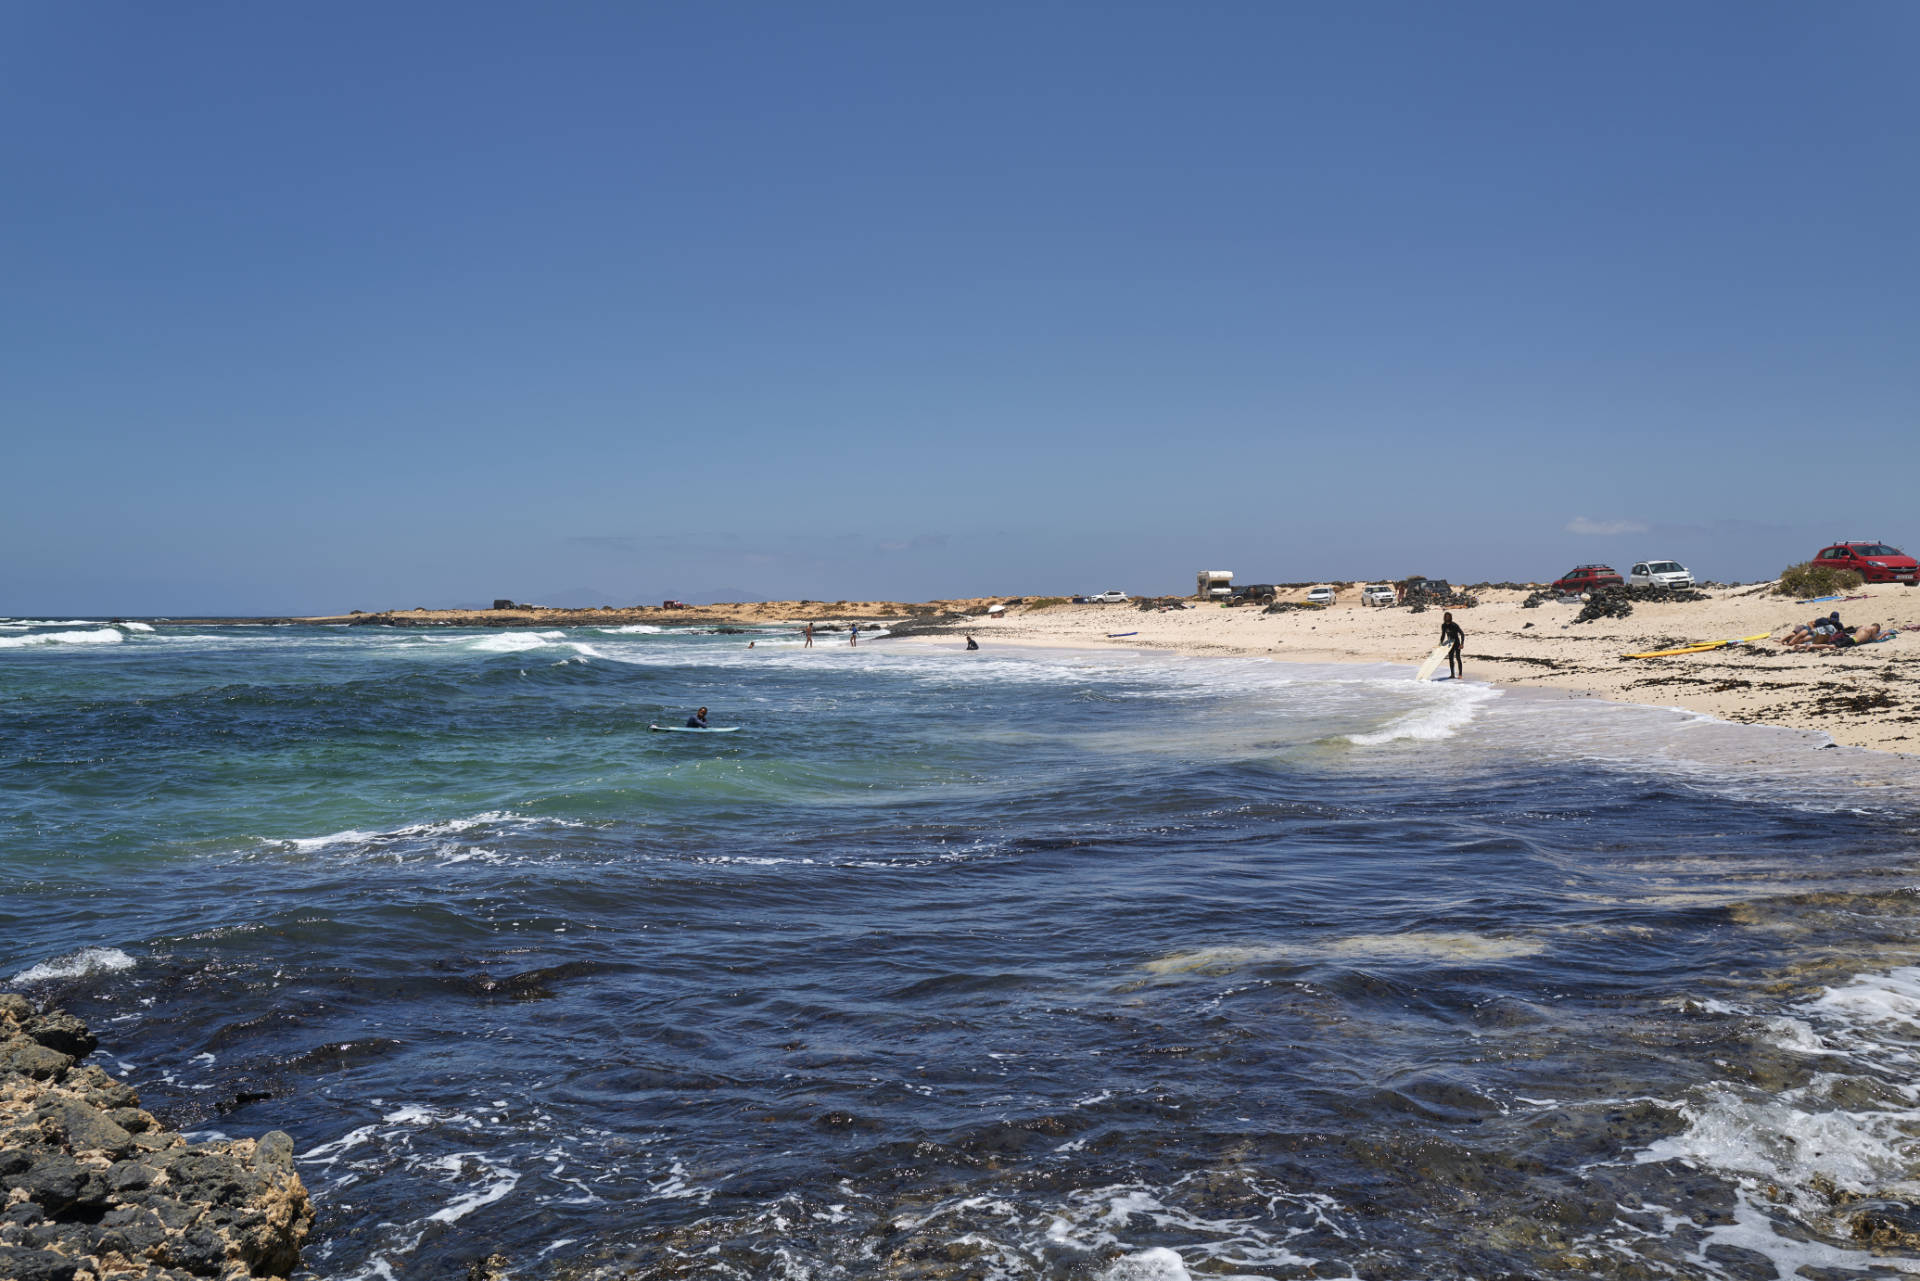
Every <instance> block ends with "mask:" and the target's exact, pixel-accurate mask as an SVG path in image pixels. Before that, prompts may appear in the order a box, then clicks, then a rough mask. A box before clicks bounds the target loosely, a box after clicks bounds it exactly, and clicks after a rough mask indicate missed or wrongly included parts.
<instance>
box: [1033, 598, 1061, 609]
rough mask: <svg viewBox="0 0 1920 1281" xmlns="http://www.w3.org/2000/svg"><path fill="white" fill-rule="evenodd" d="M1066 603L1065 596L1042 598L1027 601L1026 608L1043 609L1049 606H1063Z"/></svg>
mask: <svg viewBox="0 0 1920 1281" xmlns="http://www.w3.org/2000/svg"><path fill="white" fill-rule="evenodd" d="M1066 603H1067V598H1066V597H1065V596H1042V597H1041V598H1040V599H1039V600H1030V601H1028V602H1027V604H1026V608H1028V609H1029V610H1034V609H1045V608H1047V607H1048V606H1049V605H1064V604H1066Z"/></svg>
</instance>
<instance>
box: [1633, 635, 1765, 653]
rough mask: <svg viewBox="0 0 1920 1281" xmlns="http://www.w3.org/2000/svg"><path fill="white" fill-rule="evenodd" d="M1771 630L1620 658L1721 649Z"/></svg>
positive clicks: (1761, 636) (1763, 636) (1749, 640)
mask: <svg viewBox="0 0 1920 1281" xmlns="http://www.w3.org/2000/svg"><path fill="white" fill-rule="evenodd" d="M1772 634H1773V633H1771V632H1755V633H1754V634H1753V635H1751V636H1737V637H1734V638H1733V639H1731V640H1717V641H1701V642H1700V643H1699V644H1698V645H1682V646H1681V647H1680V648H1679V649H1650V650H1648V651H1647V652H1646V653H1644V654H1622V655H1620V657H1622V658H1672V657H1673V656H1674V655H1676V654H1704V653H1706V652H1707V651H1708V650H1710V649H1722V648H1724V647H1726V646H1728V645H1745V644H1748V643H1749V642H1751V641H1757V640H1765V639H1766V638H1767V637H1769V636H1771V635H1772Z"/></svg>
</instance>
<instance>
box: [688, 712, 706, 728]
mask: <svg viewBox="0 0 1920 1281" xmlns="http://www.w3.org/2000/svg"><path fill="white" fill-rule="evenodd" d="M706 727H707V709H706V708H704V707H703V708H701V709H700V710H699V711H697V712H695V713H694V714H693V715H691V716H689V717H687V728H688V729H705V728H706Z"/></svg>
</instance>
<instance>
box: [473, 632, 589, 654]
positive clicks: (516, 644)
mask: <svg viewBox="0 0 1920 1281" xmlns="http://www.w3.org/2000/svg"><path fill="white" fill-rule="evenodd" d="M566 638H567V634H566V633H565V632H503V633H501V634H500V635H498V636H482V637H480V638H479V639H478V640H473V641H469V642H467V648H468V649H470V650H473V651H475V652H477V653H481V654H518V653H521V652H522V651H524V650H529V649H541V648H544V647H545V646H548V645H551V644H553V643H554V642H555V641H563V640H565V639H566Z"/></svg>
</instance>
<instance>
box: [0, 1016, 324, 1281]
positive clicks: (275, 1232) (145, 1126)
mask: <svg viewBox="0 0 1920 1281" xmlns="http://www.w3.org/2000/svg"><path fill="white" fill-rule="evenodd" d="M96 1044H97V1042H96V1041H95V1039H94V1036H93V1034H92V1033H91V1032H89V1031H88V1030H87V1027H86V1025H85V1024H84V1023H82V1022H81V1021H80V1020H79V1019H77V1018H74V1017H73V1016H72V1015H70V1014H63V1013H59V1012H57V1011H55V1012H49V1013H45V1014H35V1013H34V1010H33V1006H32V1005H31V1004H30V1003H29V1002H28V1001H27V1000H26V998H25V997H21V996H16V995H13V994H11V993H0V1277H7V1278H13V1279H14V1281H123V1279H124V1281H135V1279H136V1278H138V1279H140V1281H187V1279H188V1278H191V1277H219V1278H221V1279H222V1281H244V1279H245V1278H251V1277H286V1276H289V1275H290V1274H292V1273H293V1271H294V1270H295V1269H296V1268H298V1267H299V1266H300V1243H301V1241H303V1240H304V1239H305V1238H306V1235H307V1232H308V1230H309V1229H310V1228H311V1227H312V1225H313V1209H312V1207H311V1206H309V1205H308V1203H307V1190H306V1188H304V1187H302V1186H301V1184H300V1176H299V1175H297V1174H295V1173H294V1170H293V1140H292V1139H290V1138H288V1137H287V1136H286V1135H285V1134H282V1133H280V1132H279V1131H278V1130H276V1131H273V1132H272V1133H269V1134H267V1135H265V1136H263V1137H262V1138H260V1139H257V1140H256V1139H234V1140H225V1141H221V1142H216V1143H188V1142H187V1141H186V1139H184V1138H182V1137H181V1136H180V1135H178V1134H175V1133H173V1132H172V1131H169V1130H166V1129H163V1128H162V1127H161V1126H160V1123H159V1122H157V1121H155V1120H154V1119H153V1116H152V1114H150V1113H147V1112H143V1111H141V1110H140V1099H139V1097H138V1096H137V1095H135V1094H134V1092H133V1090H132V1088H131V1087H129V1086H127V1085H124V1084H122V1083H121V1082H119V1081H116V1080H114V1079H113V1078H112V1077H111V1076H109V1075H107V1074H106V1073H105V1072H104V1071H102V1070H101V1069H99V1068H97V1067H92V1066H81V1065H80V1062H79V1061H80V1060H81V1059H83V1058H85V1057H86V1056H87V1055H89V1054H91V1053H92V1052H93V1050H94V1047H95V1045H96Z"/></svg>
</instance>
